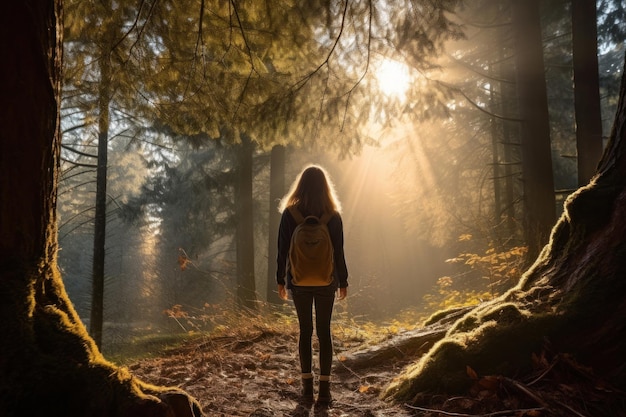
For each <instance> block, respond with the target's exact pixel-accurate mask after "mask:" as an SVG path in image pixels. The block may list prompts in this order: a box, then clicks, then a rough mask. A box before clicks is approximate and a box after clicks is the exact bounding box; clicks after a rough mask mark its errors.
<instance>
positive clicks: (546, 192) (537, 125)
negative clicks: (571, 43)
mask: <svg viewBox="0 0 626 417" xmlns="http://www.w3.org/2000/svg"><path fill="white" fill-rule="evenodd" d="M539 5H540V0H512V2H511V6H512V8H511V13H512V19H513V29H514V31H515V38H516V44H517V46H516V51H515V53H516V63H517V84H518V96H519V103H520V116H521V119H522V172H523V174H522V175H523V182H524V230H525V233H526V242H527V244H528V246H529V251H528V252H529V257H530V259H534V258H535V257H536V256H537V255H538V254H539V250H540V248H541V247H542V246H543V245H544V244H546V243H547V241H548V236H549V233H550V229H551V228H552V226H554V223H555V221H556V202H555V196H554V179H553V174H552V150H551V145H550V119H549V113H548V96H547V90H546V80H545V76H544V64H543V47H542V37H541V19H540V10H539Z"/></svg>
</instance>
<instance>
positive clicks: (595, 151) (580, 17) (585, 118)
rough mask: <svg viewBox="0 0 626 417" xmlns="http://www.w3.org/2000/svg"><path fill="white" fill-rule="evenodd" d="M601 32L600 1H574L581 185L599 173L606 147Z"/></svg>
mask: <svg viewBox="0 0 626 417" xmlns="http://www.w3.org/2000/svg"><path fill="white" fill-rule="evenodd" d="M597 33H598V30H597V13H596V1H595V0H575V1H572V43H573V62H574V93H575V96H574V104H575V108H576V147H577V149H578V185H579V186H583V185H585V184H587V183H588V182H589V180H590V179H591V177H592V176H593V174H594V173H595V171H596V166H597V164H598V162H599V161H600V157H601V156H602V149H603V144H602V112H601V107H600V82H599V75H598V72H599V69H598V40H597Z"/></svg>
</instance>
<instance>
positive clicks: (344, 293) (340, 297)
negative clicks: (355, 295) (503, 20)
mask: <svg viewBox="0 0 626 417" xmlns="http://www.w3.org/2000/svg"><path fill="white" fill-rule="evenodd" d="M347 296H348V287H344V288H339V295H338V296H337V300H340V301H341V300H343V299H344V298H346V297H347Z"/></svg>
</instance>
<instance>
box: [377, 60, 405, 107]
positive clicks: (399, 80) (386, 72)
mask: <svg viewBox="0 0 626 417" xmlns="http://www.w3.org/2000/svg"><path fill="white" fill-rule="evenodd" d="M376 78H377V79H378V85H379V87H380V90H381V91H382V92H383V93H385V94H386V95H387V96H390V97H391V96H396V97H398V98H400V99H404V96H405V94H406V91H407V89H408V88H409V83H410V77H409V69H408V68H407V66H406V65H404V64H402V63H400V62H398V61H393V60H390V59H385V60H384V61H383V62H382V63H381V64H380V67H379V68H378V71H376Z"/></svg>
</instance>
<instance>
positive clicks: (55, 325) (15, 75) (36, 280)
mask: <svg viewBox="0 0 626 417" xmlns="http://www.w3.org/2000/svg"><path fill="white" fill-rule="evenodd" d="M60 15H61V1H60V0H49V1H39V2H33V1H23V2H21V1H18V2H3V3H1V5H0V56H2V59H3V64H2V65H0V84H1V86H0V132H1V137H0V139H1V140H0V231H1V233H0V314H1V318H2V320H0V334H2V338H3V339H2V340H3V341H2V343H0V375H2V378H1V379H0V415H2V416H11V417H13V416H44V415H46V416H47V415H50V416H97V417H98V416H111V417H113V416H163V417H165V416H172V415H176V416H193V415H196V416H198V415H201V411H200V407H199V405H198V404H197V403H196V402H195V401H193V400H191V399H189V398H188V397H187V396H186V395H185V394H184V393H183V392H182V391H180V390H178V389H175V388H172V389H166V388H159V387H154V386H150V385H147V384H145V383H143V382H141V381H138V380H137V379H136V378H134V377H133V376H132V375H130V373H129V372H128V371H127V370H126V369H122V368H118V367H116V366H115V365H113V364H111V363H109V362H107V361H106V360H105V359H104V358H103V357H102V355H101V354H100V352H99V350H98V348H97V346H96V345H95V343H94V341H93V339H91V338H90V337H89V335H88V334H87V331H86V329H85V327H84V325H83V324H82V322H81V321H80V319H79V317H78V314H77V313H76V311H75V309H74V307H73V305H72V303H71V302H70V300H69V299H68V297H67V293H66V292H65V288H64V286H63V281H62V280H61V276H60V274H59V271H58V267H57V263H56V260H57V224H56V213H55V211H56V190H57V179H58V172H59V159H60V143H61V142H60V133H59V103H60V70H61V56H62V53H61V45H62V39H61V38H62V24H61V21H60V18H59V16H60Z"/></svg>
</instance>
